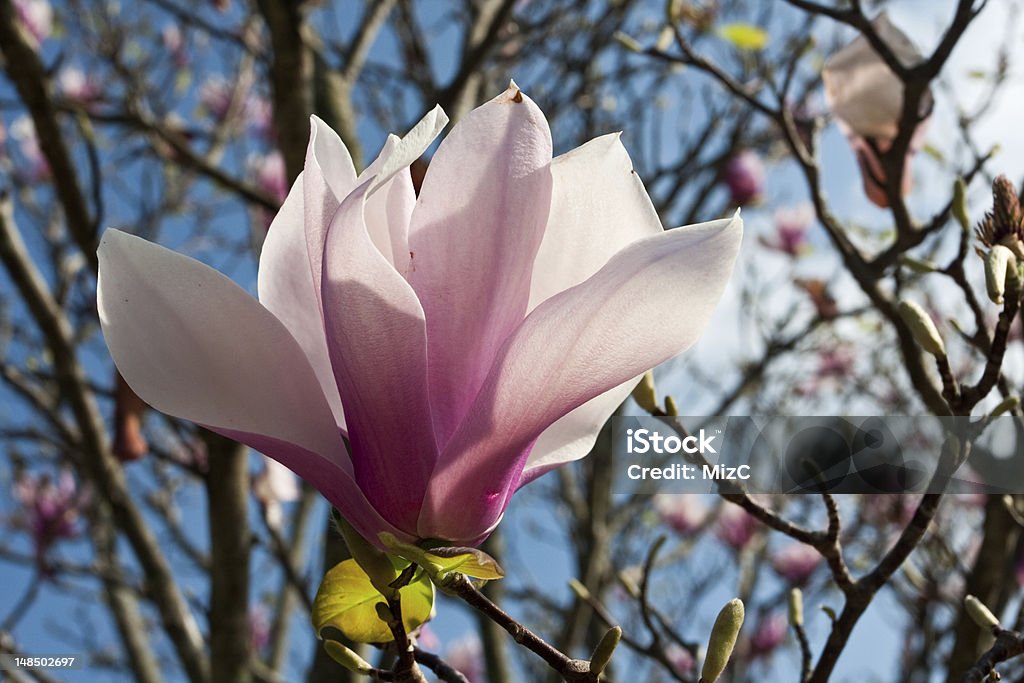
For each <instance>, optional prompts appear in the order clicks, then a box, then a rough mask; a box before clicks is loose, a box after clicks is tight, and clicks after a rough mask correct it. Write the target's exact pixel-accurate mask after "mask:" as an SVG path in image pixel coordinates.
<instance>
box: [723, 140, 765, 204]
mask: <svg viewBox="0 0 1024 683" xmlns="http://www.w3.org/2000/svg"><path fill="white" fill-rule="evenodd" d="M723 179H724V181H725V185H726V187H728V188H729V201H730V203H732V204H734V205H736V206H746V205H747V204H750V203H752V202H755V201H757V200H759V199H760V198H761V193H762V192H764V164H763V163H762V162H761V157H759V156H758V155H757V153H755V152H753V151H751V150H744V151H742V152H740V153H739V154H737V155H736V156H734V157H733V158H732V159H730V160H729V163H728V164H726V167H725V174H724V177H723Z"/></svg>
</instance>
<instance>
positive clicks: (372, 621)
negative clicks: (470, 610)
mask: <svg viewBox="0 0 1024 683" xmlns="http://www.w3.org/2000/svg"><path fill="white" fill-rule="evenodd" d="M399 596H400V598H401V604H402V623H404V624H405V629H406V631H411V630H413V629H415V628H417V627H418V626H420V625H421V624H423V623H425V622H426V621H428V620H429V619H430V615H431V611H432V610H433V607H434V586H433V584H431V583H430V580H429V579H428V578H427V575H426V574H425V573H424V572H422V571H418V572H417V573H416V575H414V576H413V579H412V581H410V582H409V585H407V586H403V587H402V588H401V589H400V590H399ZM378 603H386V600H385V599H384V596H383V595H381V594H380V592H379V591H378V590H377V589H376V588H374V587H373V584H372V583H370V578H369V577H368V576H367V575H366V572H364V571H363V570H362V568H361V567H360V566H359V565H358V564H356V562H355V560H345V561H344V562H341V563H339V564H336V565H335V566H334V567H333V568H331V570H330V571H328V572H327V575H326V576H324V579H323V581H322V582H321V583H320V589H319V590H318V591H317V593H316V598H315V599H314V600H313V614H312V619H313V628H315V629H316V632H317V634H318V635H319V634H320V632H321V631H323V629H324V628H326V627H328V626H330V627H332V628H336V629H338V630H339V631H341V633H342V634H344V636H345V637H346V638H349V639H350V640H353V641H355V642H357V643H387V642H390V641H391V640H393V638H392V635H391V629H389V628H388V625H387V623H386V622H384V621H382V620H381V619H380V617H378V616H377V607H376V605H377V604H378Z"/></svg>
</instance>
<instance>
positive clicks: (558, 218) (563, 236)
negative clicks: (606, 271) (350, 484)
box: [530, 133, 662, 310]
mask: <svg viewBox="0 0 1024 683" xmlns="http://www.w3.org/2000/svg"><path fill="white" fill-rule="evenodd" d="M551 183H552V185H551V212H550V214H549V217H548V227H547V230H545V232H544V240H543V241H542V242H541V245H540V250H539V251H538V252H537V258H536V259H535V260H534V266H533V281H532V283H531V288H530V310H533V309H534V308H536V307H537V304H539V303H541V302H542V301H544V300H545V299H547V298H548V297H550V296H552V295H554V294H557V293H558V292H561V291H562V290H565V289H568V288H569V287H572V286H573V285H577V284H579V283H580V282H583V281H584V280H586V279H587V278H588V277H590V276H591V275H593V274H594V273H596V272H597V271H598V270H599V269H600V268H601V266H603V265H604V264H606V263H607V262H608V259H610V258H611V257H612V256H613V255H614V254H616V253H617V252H618V251H619V250H620V249H622V248H623V247H625V246H626V245H627V244H630V243H631V242H635V241H636V240H638V239H640V238H642V237H648V236H650V235H656V234H658V233H659V232H662V226H661V220H660V219H659V218H658V213H657V211H656V210H655V209H654V205H653V204H652V203H651V199H650V197H648V196H647V190H645V189H644V186H643V183H642V182H641V181H640V178H639V177H638V176H637V174H636V172H635V171H634V170H633V163H632V161H630V158H629V154H628V153H627V152H626V148H625V147H623V146H622V142H621V141H620V140H619V134H618V133H612V134H609V135H603V136H601V137H599V138H595V139H593V140H591V141H589V142H587V143H586V144H584V145H581V146H580V147H577V148H576V149H574V150H572V151H571V152H568V153H566V154H563V155H561V156H559V157H556V158H555V159H554V160H553V161H552V162H551Z"/></svg>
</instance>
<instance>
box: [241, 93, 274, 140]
mask: <svg viewBox="0 0 1024 683" xmlns="http://www.w3.org/2000/svg"><path fill="white" fill-rule="evenodd" d="M245 116H246V121H247V122H248V125H249V128H251V129H252V131H253V132H254V133H256V135H258V136H260V137H261V138H263V139H264V140H272V139H273V137H274V122H273V118H272V117H273V108H272V107H271V105H270V101H269V100H268V99H267V98H266V97H263V96H262V95H257V94H255V93H250V94H249V98H248V99H247V100H246V103H245Z"/></svg>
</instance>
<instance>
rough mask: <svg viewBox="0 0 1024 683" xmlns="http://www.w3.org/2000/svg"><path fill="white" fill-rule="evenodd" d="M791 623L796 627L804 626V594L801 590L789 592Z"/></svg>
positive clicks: (796, 589) (795, 589)
mask: <svg viewBox="0 0 1024 683" xmlns="http://www.w3.org/2000/svg"><path fill="white" fill-rule="evenodd" d="M789 623H790V624H791V625H793V626H796V627H801V626H803V625H804V593H803V591H801V590H800V589H799V588H794V589H792V590H791V591H789Z"/></svg>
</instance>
